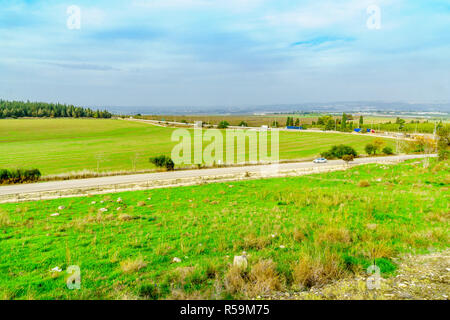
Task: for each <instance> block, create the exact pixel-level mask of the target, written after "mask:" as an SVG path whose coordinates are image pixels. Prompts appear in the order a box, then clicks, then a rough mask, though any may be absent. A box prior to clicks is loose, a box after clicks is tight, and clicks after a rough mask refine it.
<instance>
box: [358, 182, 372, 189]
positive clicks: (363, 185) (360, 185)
mask: <svg viewBox="0 0 450 320" xmlns="http://www.w3.org/2000/svg"><path fill="white" fill-rule="evenodd" d="M358 187H361V188H367V187H370V183H369V181H367V180H361V181H360V182H358Z"/></svg>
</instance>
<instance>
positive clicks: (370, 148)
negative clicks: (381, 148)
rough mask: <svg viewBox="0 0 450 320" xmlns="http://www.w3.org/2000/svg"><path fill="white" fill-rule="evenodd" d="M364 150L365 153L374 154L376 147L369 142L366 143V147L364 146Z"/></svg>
mask: <svg viewBox="0 0 450 320" xmlns="http://www.w3.org/2000/svg"><path fill="white" fill-rule="evenodd" d="M364 150H365V151H366V153H367V154H368V155H371V154H372V153H373V154H375V152H376V147H375V146H374V145H373V144H371V143H369V144H367V145H366V147H365V148H364Z"/></svg>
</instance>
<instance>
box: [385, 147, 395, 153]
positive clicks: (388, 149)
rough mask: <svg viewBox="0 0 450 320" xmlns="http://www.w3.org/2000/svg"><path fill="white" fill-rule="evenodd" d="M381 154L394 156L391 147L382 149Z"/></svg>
mask: <svg viewBox="0 0 450 320" xmlns="http://www.w3.org/2000/svg"><path fill="white" fill-rule="evenodd" d="M383 153H384V154H394V151H393V150H392V148H391V147H384V148H383Z"/></svg>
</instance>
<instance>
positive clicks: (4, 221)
mask: <svg viewBox="0 0 450 320" xmlns="http://www.w3.org/2000/svg"><path fill="white" fill-rule="evenodd" d="M10 223H11V220H10V219H9V214H8V213H7V212H6V211H3V210H0V227H7V226H9V224H10Z"/></svg>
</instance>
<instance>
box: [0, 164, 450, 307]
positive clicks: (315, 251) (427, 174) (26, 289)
mask: <svg viewBox="0 0 450 320" xmlns="http://www.w3.org/2000/svg"><path fill="white" fill-rule="evenodd" d="M449 172H450V169H449V162H441V163H436V162H433V161H431V162H430V165H429V166H428V167H424V164H423V162H421V161H419V162H408V163H403V164H399V165H377V164H372V165H367V166H360V167H355V168H353V169H351V170H348V171H343V172H332V173H327V174H317V175H311V176H302V177H296V178H277V179H267V180H255V181H246V182H234V183H218V184H210V185H202V186H194V187H178V188H172V189H158V190H151V191H141V192H127V193H120V194H113V195H107V196H92V197H86V198H72V199H59V200H52V201H41V202H30V203H22V204H4V205H0V231H1V232H0V257H1V261H0V298H6V299H100V298H105V299H124V298H144V299H149V298H150V299H156V298H158V299H162V298H230V297H235V298H242V297H254V296H256V295H260V294H268V293H270V292H271V291H277V290H285V289H295V290H297V289H301V288H305V287H310V286H314V285H318V284H322V283H327V282H329V281H330V280H333V279H337V278H342V277H345V276H346V275H351V274H354V273H359V272H362V271H363V270H365V268H367V267H368V266H369V265H371V264H372V263H373V262H374V261H375V263H376V264H377V265H378V266H380V267H381V269H382V272H383V273H384V274H385V275H389V274H392V273H393V272H395V269H396V265H395V263H394V262H393V260H392V258H393V257H395V256H397V255H398V254H399V253H401V252H426V251H427V250H428V249H430V248H434V249H443V248H448V245H449V237H448V236H449V235H448V219H449V202H448V195H449V192H448V188H449V186H450V180H449ZM118 198H121V200H122V201H121V202H117V199H118ZM59 206H64V207H65V208H64V209H58V207H59ZM102 208H105V209H107V210H108V211H106V212H102V210H101V209H102ZM118 208H120V209H118ZM55 212H59V213H60V215H59V216H51V214H53V213H55ZM243 251H246V253H247V255H248V260H249V267H248V270H245V271H243V270H240V269H236V268H233V267H232V262H233V257H234V256H235V255H241V254H242V252H243ZM174 258H179V259H180V260H181V262H174ZM70 265H78V266H80V268H81V277H82V288H81V290H73V291H71V290H68V289H67V288H66V284H65V279H66V278H67V273H66V269H67V267H68V266H70ZM54 267H59V268H61V269H62V272H51V271H50V270H51V269H52V268H54Z"/></svg>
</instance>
